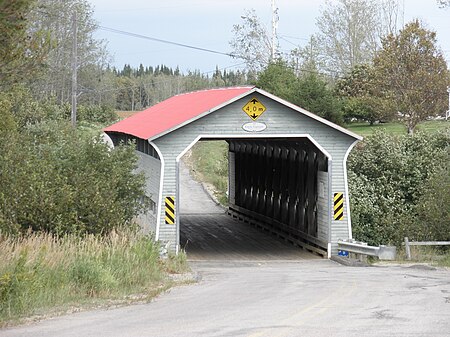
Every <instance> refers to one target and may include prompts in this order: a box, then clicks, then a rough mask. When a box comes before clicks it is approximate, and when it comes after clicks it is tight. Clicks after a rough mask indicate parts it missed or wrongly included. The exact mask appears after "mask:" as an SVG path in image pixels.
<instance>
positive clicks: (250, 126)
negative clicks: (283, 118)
mask: <svg viewBox="0 0 450 337" xmlns="http://www.w3.org/2000/svg"><path fill="white" fill-rule="evenodd" d="M242 128H243V129H244V130H245V131H247V132H261V131H264V130H265V129H266V128H267V125H266V124H264V123H260V122H249V123H245V124H244V125H242Z"/></svg>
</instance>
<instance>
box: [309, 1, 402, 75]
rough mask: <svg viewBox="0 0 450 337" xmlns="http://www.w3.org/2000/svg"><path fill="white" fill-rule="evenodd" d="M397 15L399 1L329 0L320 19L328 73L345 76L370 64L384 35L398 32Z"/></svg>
mask: <svg viewBox="0 0 450 337" xmlns="http://www.w3.org/2000/svg"><path fill="white" fill-rule="evenodd" d="M397 13H398V4H397V1H396V0H383V1H375V0H338V1H334V2H331V1H330V0H327V1H326V4H325V7H324V9H323V10H322V12H321V16H320V17H319V18H318V19H317V27H318V28H319V31H320V32H319V33H318V34H317V39H318V40H319V42H320V45H321V46H322V54H323V58H324V61H325V63H326V68H325V70H327V71H334V72H338V73H340V74H346V73H347V72H349V71H350V70H351V69H352V68H353V67H354V66H356V65H358V64H361V63H369V62H370V61H371V60H372V58H373V56H374V55H375V52H376V51H377V49H378V47H379V45H380V38H381V36H384V35H385V34H386V33H392V32H395V31H396V24H397Z"/></svg>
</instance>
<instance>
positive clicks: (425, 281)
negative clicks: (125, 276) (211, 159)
mask: <svg viewBox="0 0 450 337" xmlns="http://www.w3.org/2000/svg"><path fill="white" fill-rule="evenodd" d="M191 187H192V186H191ZM194 198H195V196H194V197H193V198H191V199H194ZM200 211H204V209H200ZM220 212H222V211H220ZM220 212H219V211H218V212H217V213H218V214H217V213H216V214H211V213H210V212H204V214H203V216H204V218H202V219H203V220H202V221H203V222H205V223H204V224H201V223H198V222H196V221H195V219H196V217H198V216H199V214H198V213H201V212H199V211H198V210H197V211H196V214H190V215H188V214H186V218H185V221H186V222H185V225H184V226H185V232H184V234H183V235H184V236H183V237H184V238H187V239H188V240H189V241H188V245H187V248H188V254H189V250H190V249H191V253H190V254H191V255H188V256H190V258H191V260H192V262H191V266H192V269H193V271H194V272H195V273H196V274H197V275H198V278H199V282H197V283H195V284H193V285H188V286H181V287H176V288H174V289H172V290H171V291H169V292H167V293H165V294H163V295H161V296H159V297H158V298H156V299H155V300H154V301H152V302H151V303H147V304H139V305H132V306H129V307H122V308H116V309H110V310H97V311H90V312H83V313H77V314H72V315H68V316H63V317H58V318H54V319H49V320H46V321H42V322H39V323H36V324H32V325H28V326H23V327H17V328H12V329H3V330H0V336H2V337H18V336H21V337H27V336H29V337H72V336H77V337H78V336H85V337H91V336H92V337H94V336H95V337H123V336H128V337H138V336H139V337H141V336H152V337H166V336H170V337H196V336H208V337H209V336H211V337H215V336H229V337H239V336H247V337H297V336H302V337H303V336H306V337H307V336H314V337H316V336H345V337H352V336H354V337H360V336H383V337H385V336H442V337H444V336H448V334H449V331H450V271H449V270H444V269H435V268H431V267H427V266H408V265H397V266H395V265H390V266H376V267H346V266H342V265H339V264H337V263H335V262H333V261H330V260H325V259H319V258H317V257H315V256H314V255H308V254H307V255H305V254H303V255H301V254H300V255H298V258H296V253H294V252H293V250H290V249H291V248H292V247H288V248H285V246H284V244H283V243H282V242H281V243H280V242H278V241H276V240H273V238H271V237H268V236H267V237H262V236H258V235H261V234H260V233H259V234H256V233H254V232H252V231H251V230H252V228H251V227H250V231H249V232H247V231H245V233H244V236H243V238H242V240H241V241H242V242H243V243H244V244H243V245H242V246H240V247H241V248H238V245H237V243H233V244H229V243H225V242H223V241H224V240H225V241H227V240H228V239H229V238H236V237H239V235H240V234H239V233H241V231H242V230H241V229H238V228H235V227H233V226H234V225H235V224H231V225H230V224H228V223H223V222H222V220H217V219H221V217H222V216H225V215H223V214H220ZM216 215H217V216H218V217H217V218H216V217H215V216H216ZM203 225H205V226H206V225H207V226H209V227H208V228H213V229H214V230H212V229H211V232H214V233H215V234H214V235H211V237H210V236H208V235H207V233H205V232H204V231H202V230H201V229H199V228H195V227H199V226H203ZM229 226H231V227H229ZM236 226H237V225H236ZM195 233H203V234H202V235H203V236H202V239H201V240H200V239H199V238H198V237H197V236H196V235H197V234H195ZM227 233H228V234H227ZM238 234H239V235H238ZM227 235H229V236H227ZM215 236H217V238H216V237H215ZM213 239H214V240H213ZM254 240H256V241H259V240H262V241H261V242H262V245H261V246H262V247H266V246H268V247H271V248H270V249H269V250H268V251H264V250H262V249H261V246H258V245H257V246H256V247H255V244H256V243H255V242H254ZM238 241H239V240H238ZM250 242H251V243H250ZM242 247H246V248H242ZM286 247H287V246H286ZM233 249H237V251H236V250H235V251H233ZM303 253H304V252H303Z"/></svg>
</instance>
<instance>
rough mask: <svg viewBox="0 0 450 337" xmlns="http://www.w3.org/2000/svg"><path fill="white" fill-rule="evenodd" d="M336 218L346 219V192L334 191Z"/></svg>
mask: <svg viewBox="0 0 450 337" xmlns="http://www.w3.org/2000/svg"><path fill="white" fill-rule="evenodd" d="M333 201H334V220H344V193H334V198H333Z"/></svg>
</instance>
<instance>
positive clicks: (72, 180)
mask: <svg viewBox="0 0 450 337" xmlns="http://www.w3.org/2000/svg"><path fill="white" fill-rule="evenodd" d="M3 140H4V139H3ZM0 149H1V152H2V155H3V157H2V161H1V162H0V185H1V186H2V189H1V193H0V221H1V223H0V229H2V230H3V231H5V232H8V233H14V232H17V231H19V230H20V231H22V232H24V231H27V230H28V229H29V228H31V229H32V230H36V231H37V230H44V231H49V232H52V233H58V234H61V233H73V232H78V233H98V234H102V233H107V232H109V231H110V230H111V229H113V228H117V227H120V226H129V225H131V224H132V220H133V218H134V216H136V215H137V214H138V213H139V212H140V211H141V210H143V209H145V207H146V200H145V198H144V190H143V186H144V177H143V175H138V174H134V173H133V171H134V169H135V168H136V160H137V158H136V156H135V153H134V150H133V149H132V148H131V147H129V146H120V147H117V148H115V149H110V148H108V146H107V145H106V144H104V143H103V142H102V141H101V139H100V137H92V136H91V135H88V134H84V133H82V132H77V131H76V130H74V129H72V128H71V127H70V126H68V125H67V124H66V123H61V122H47V123H39V124H35V125H32V126H29V127H28V128H27V129H25V131H23V132H22V133H21V134H20V137H16V138H14V139H13V140H11V139H10V140H8V141H6V140H4V141H3V142H2V139H1V136H0ZM142 200H144V202H142Z"/></svg>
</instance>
